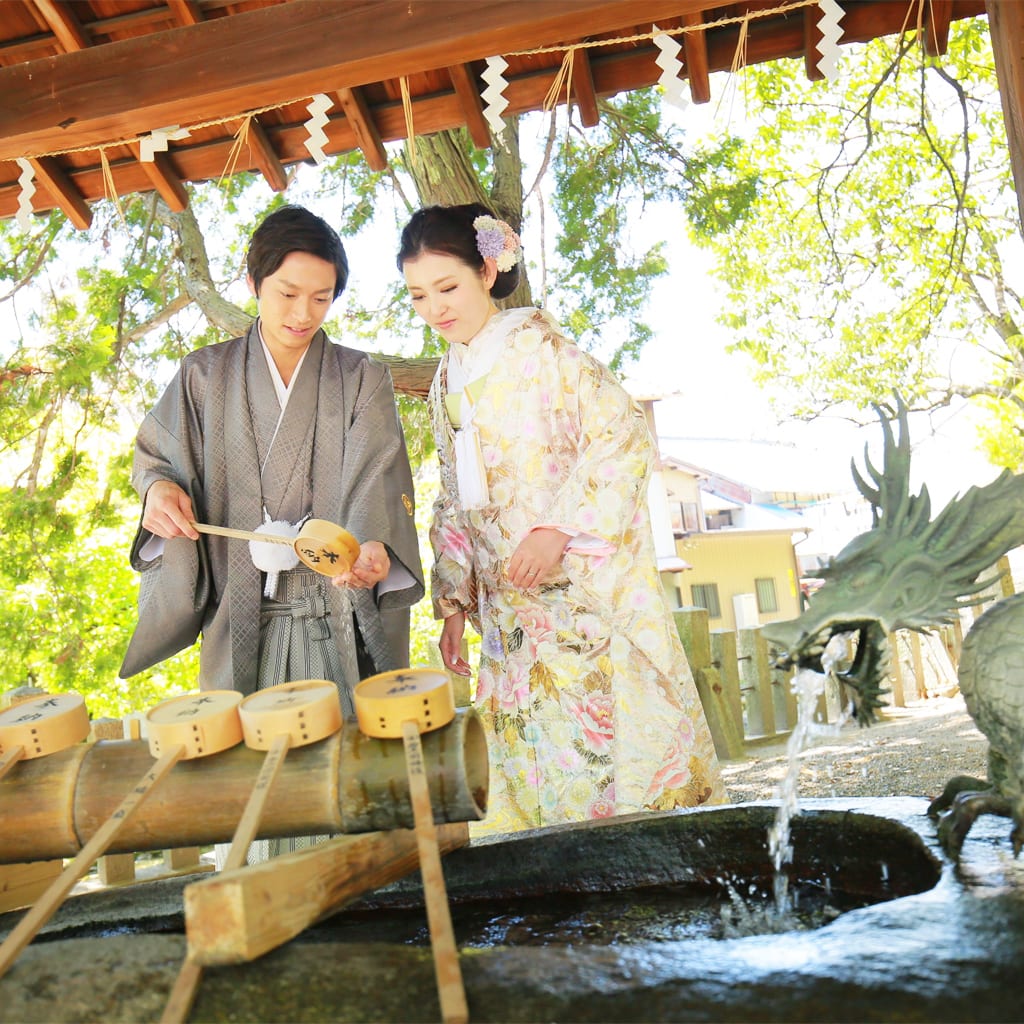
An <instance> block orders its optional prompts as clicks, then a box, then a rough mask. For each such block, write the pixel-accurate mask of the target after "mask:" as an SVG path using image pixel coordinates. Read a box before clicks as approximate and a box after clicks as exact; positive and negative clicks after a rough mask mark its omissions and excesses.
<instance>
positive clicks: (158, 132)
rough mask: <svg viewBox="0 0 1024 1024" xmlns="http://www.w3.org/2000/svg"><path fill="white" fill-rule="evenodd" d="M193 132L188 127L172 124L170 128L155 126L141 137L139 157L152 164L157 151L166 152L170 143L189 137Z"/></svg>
mask: <svg viewBox="0 0 1024 1024" xmlns="http://www.w3.org/2000/svg"><path fill="white" fill-rule="evenodd" d="M191 134H192V133H191V132H190V131H189V130H188V128H179V127H178V126H177V125H176V124H172V125H171V126H170V127H169V128H154V129H153V130H152V131H151V132H150V133H149V134H148V135H143V136H142V137H141V138H140V139H139V159H140V160H141V161H143V162H144V163H147V164H151V163H153V161H154V159H155V158H156V154H157V153H166V152H167V146H168V143H171V142H177V140H178V139H187V138H188V137H189V136H190V135H191Z"/></svg>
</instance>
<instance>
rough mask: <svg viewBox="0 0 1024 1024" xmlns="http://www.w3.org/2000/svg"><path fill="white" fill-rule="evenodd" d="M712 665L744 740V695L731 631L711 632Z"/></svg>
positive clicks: (733, 635) (734, 640) (730, 712)
mask: <svg viewBox="0 0 1024 1024" xmlns="http://www.w3.org/2000/svg"><path fill="white" fill-rule="evenodd" d="M711 664H712V665H714V666H715V668H717V669H718V678H719V679H720V680H721V683H722V693H723V695H724V700H725V703H726V704H727V705H728V708H729V716H730V717H731V718H732V720H733V721H734V722H735V723H736V729H737V731H738V732H739V734H740V738H741V739H742V737H743V735H744V729H743V695H742V694H741V693H740V668H739V663H738V662H737V661H736V633H735V632H734V631H733V630H731V629H715V630H712V631H711Z"/></svg>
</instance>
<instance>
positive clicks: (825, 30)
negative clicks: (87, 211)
mask: <svg viewBox="0 0 1024 1024" xmlns="http://www.w3.org/2000/svg"><path fill="white" fill-rule="evenodd" d="M818 8H819V10H820V11H821V17H820V18H819V19H818V31H819V32H820V33H821V42H820V43H818V53H819V54H820V55H821V56H820V58H819V60H818V65H817V67H818V70H819V71H820V72H821V73H822V74H823V75H824V76H825V78H827V79H828V80H829V81H830V82H834V81H835V80H836V79H837V78H838V77H839V68H838V64H839V40H840V38H841V37H842V35H843V30H842V29H841V28H840V27H839V22H840V21H841V20H842V17H843V9H842V7H840V6H839V4H837V3H836V0H818Z"/></svg>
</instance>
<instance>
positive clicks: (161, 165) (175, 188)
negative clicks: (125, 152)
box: [132, 143, 188, 213]
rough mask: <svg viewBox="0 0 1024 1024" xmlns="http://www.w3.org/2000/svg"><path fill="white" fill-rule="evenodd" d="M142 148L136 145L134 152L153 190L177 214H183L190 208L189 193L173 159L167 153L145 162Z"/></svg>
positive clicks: (158, 154)
mask: <svg viewBox="0 0 1024 1024" xmlns="http://www.w3.org/2000/svg"><path fill="white" fill-rule="evenodd" d="M141 148H142V147H141V146H139V144H138V143H135V144H134V145H133V146H132V151H133V152H134V153H135V157H136V159H137V160H138V161H139V166H140V167H141V168H142V169H143V171H145V172H146V177H147V178H149V180H150V182H151V183H152V185H153V188H155V189H156V191H157V192H158V193H159V194H160V198H161V199H163V201H164V202H165V203H166V204H167V205H168V206H169V207H170V208H171V209H172V210H173V211H174V212H175V213H181V212H182V211H183V210H184V209H186V208H187V207H188V192H186V191H185V186H184V184H182V181H181V179H180V178H179V177H178V175H177V174H175V172H174V167H173V166H172V164H171V159H170V157H169V156H168V155H167V154H166V153H160V152H157V153H154V154H153V159H152V160H143V159H142V156H141Z"/></svg>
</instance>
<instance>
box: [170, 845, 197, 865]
mask: <svg viewBox="0 0 1024 1024" xmlns="http://www.w3.org/2000/svg"><path fill="white" fill-rule="evenodd" d="M199 850H200V848H199V847H198V846H180V847H178V848H177V849H174V850H164V866H165V867H166V868H167V870H168V871H184V870H185V869H186V868H198V867H199Z"/></svg>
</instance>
